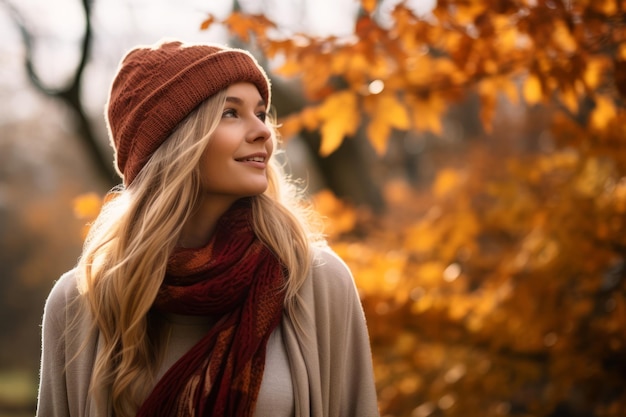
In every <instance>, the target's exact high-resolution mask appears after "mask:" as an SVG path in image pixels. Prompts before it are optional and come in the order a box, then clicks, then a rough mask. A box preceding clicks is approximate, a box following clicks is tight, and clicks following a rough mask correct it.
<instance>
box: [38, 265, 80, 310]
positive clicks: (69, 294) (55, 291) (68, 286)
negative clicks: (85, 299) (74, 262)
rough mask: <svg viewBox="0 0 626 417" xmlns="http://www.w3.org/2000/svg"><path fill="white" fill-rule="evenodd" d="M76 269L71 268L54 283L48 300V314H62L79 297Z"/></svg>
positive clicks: (46, 308)
mask: <svg viewBox="0 0 626 417" xmlns="http://www.w3.org/2000/svg"><path fill="white" fill-rule="evenodd" d="M78 294H79V292H78V284H77V280H76V269H71V270H69V271H67V272H66V273H64V274H63V275H61V277H60V278H59V279H58V280H57V281H56V282H55V283H54V285H53V286H52V290H50V294H49V295H48V298H47V300H46V307H45V310H46V314H60V313H61V312H64V311H65V310H66V308H67V307H68V306H71V305H73V302H74V301H75V300H76V298H77V297H78Z"/></svg>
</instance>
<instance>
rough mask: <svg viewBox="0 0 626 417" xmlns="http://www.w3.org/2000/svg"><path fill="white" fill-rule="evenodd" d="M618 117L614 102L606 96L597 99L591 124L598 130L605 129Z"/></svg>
mask: <svg viewBox="0 0 626 417" xmlns="http://www.w3.org/2000/svg"><path fill="white" fill-rule="evenodd" d="M616 116H617V110H615V104H614V103H613V100H611V99H609V98H608V97H605V96H597V97H596V107H595V108H594V109H593V111H592V112H591V117H590V121H589V122H590V124H591V126H593V127H594V128H596V129H598V130H602V129H605V128H606V127H607V126H608V124H609V123H610V122H611V121H612V120H613V119H615V117H616Z"/></svg>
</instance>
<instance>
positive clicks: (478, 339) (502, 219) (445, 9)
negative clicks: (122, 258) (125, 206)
mask: <svg viewBox="0 0 626 417" xmlns="http://www.w3.org/2000/svg"><path fill="white" fill-rule="evenodd" d="M355 4H356V5H357V7H355V14H354V19H353V24H352V27H353V29H354V30H353V31H350V34H347V35H344V36H311V35H310V34H306V33H303V32H302V33H301V32H298V31H294V30H293V28H286V27H285V26H284V25H281V24H280V23H279V22H278V21H276V20H272V19H271V17H268V15H267V14H259V13H256V12H247V11H246V9H245V7H240V6H241V5H238V7H235V8H234V9H233V10H232V12H230V13H228V14H224V15H223V16H221V17H218V16H215V15H205V16H204V17H203V19H204V22H203V23H202V24H201V25H200V24H199V25H198V26H199V29H200V28H201V29H203V30H214V29H215V27H220V28H222V29H223V30H226V32H227V33H228V34H229V35H230V36H232V39H233V40H234V39H236V40H237V42H241V44H242V45H245V46H247V47H249V48H252V49H253V50H254V51H255V52H256V53H257V54H259V56H260V57H261V58H263V59H264V60H267V61H266V62H267V64H268V67H269V68H270V70H271V73H272V76H273V79H274V82H275V88H276V91H277V92H278V94H277V95H276V96H275V97H276V103H275V104H276V106H277V110H278V112H279V116H281V120H282V121H283V134H284V137H285V139H286V140H287V144H288V146H289V147H290V148H291V151H290V152H291V153H292V155H293V156H294V158H293V159H292V162H291V166H292V168H293V169H294V172H296V173H300V174H301V175H302V176H305V177H306V176H308V178H309V179H310V180H311V183H312V184H313V186H312V187H311V195H312V199H313V201H314V203H315V205H316V207H317V208H318V210H320V211H321V212H322V213H324V214H325V215H326V216H327V227H328V229H327V230H328V235H329V239H330V241H331V244H332V246H333V247H334V249H335V250H336V251H337V252H338V253H339V254H340V255H341V256H342V257H343V258H344V259H345V260H346V261H347V262H348V264H349V265H350V267H351V268H352V270H353V272H354V275H355V279H356V282H357V285H358V287H359V290H360V292H361V296H362V300H363V305H364V308H365V311H366V316H367V319H368V323H369V327H370V334H371V338H372V349H373V354H374V362H375V372H376V379H377V387H378V392H379V402H380V408H381V412H382V414H383V415H385V416H410V417H426V416H506V415H511V416H554V417H557V416H559V417H566V416H621V415H625V414H626V392H625V388H624V387H625V378H626V377H625V375H626V357H625V353H624V352H625V343H626V340H625V339H626V330H625V329H626V299H625V297H624V295H625V289H626V284H625V281H626V280H625V279H624V277H625V276H626V263H625V262H626V260H625V258H624V256H625V252H624V251H625V244H626V242H625V238H624V236H625V233H624V232H625V224H624V222H625V220H624V212H625V211H626V179H625V178H626V177H625V174H626V172H625V170H626V165H625V163H626V152H625V149H624V145H623V143H624V126H625V123H624V122H625V121H626V120H625V119H626V113H625V112H624V106H623V104H624V102H623V100H624V96H623V94H624V93H625V92H626V84H624V83H625V80H626V78H625V77H624V70H625V66H624V62H625V61H626V26H625V25H624V23H625V22H626V19H625V15H624V7H626V5H625V4H624V2H622V1H620V0H594V1H591V0H586V1H585V0H580V1H574V0H571V1H567V0H545V1H544V0H525V1H524V0H498V1H496V0H440V1H438V2H436V4H435V5H434V7H433V8H432V10H430V12H429V13H425V14H420V13H419V12H418V11H417V10H416V9H415V7H412V6H411V4H409V3H406V4H404V3H399V4H390V3H389V2H387V3H385V2H382V3H380V2H376V1H371V0H363V1H361V2H360V3H355ZM200 33H202V32H200ZM204 33H207V34H208V32H204ZM56 116H57V117H60V118H62V117H63V114H57V115H56ZM48 123H49V122H48ZM45 126H46V122H44V123H42V124H41V126H40V127H39V128H40V129H45V128H46V127H45ZM13 129H14V130H13V131H12V135H17V134H18V133H20V132H19V131H17V130H18V127H17V125H15V126H13ZM31 129H32V128H31ZM3 131H4V132H8V128H7V127H6V125H5V127H3ZM28 135H30V136H34V137H37V136H38V135H42V136H43V132H38V131H36V130H35V131H32V130H31V131H29V132H28ZM2 146H3V152H2V155H3V157H4V158H3V159H5V160H7V161H10V159H9V158H7V157H6V155H8V154H9V153H10V154H16V155H17V154H20V155H21V154H22V153H27V150H28V149H29V148H28V146H25V145H24V144H20V143H18V142H15V141H12V142H9V141H3V142H2ZM20 146H22V147H20ZM69 148H70V147H68V148H66V149H63V152H59V151H58V149H57V148H54V147H51V150H50V151H49V156H50V158H51V159H53V160H56V161H57V163H56V165H57V166H61V167H63V169H60V170H58V171H55V172H57V174H55V175H60V176H61V177H62V178H63V179H64V181H63V184H65V185H64V186H63V187H60V186H58V187H52V186H50V187H49V188H48V189H46V186H45V181H44V184H43V186H42V187H39V188H38V190H43V191H38V193H37V194H36V195H35V196H33V195H31V194H29V193H28V190H27V189H24V187H23V186H22V187H20V186H12V187H11V188H10V189H9V188H8V186H7V187H6V188H5V189H7V190H10V192H6V191H5V192H4V193H3V194H2V196H3V198H4V199H5V200H7V201H8V200H9V199H10V201H12V202H13V203H12V204H16V206H19V207H21V208H22V209H21V210H20V212H19V214H15V213H13V212H11V213H9V211H8V208H7V207H10V206H9V205H8V204H4V205H3V206H1V207H2V208H4V209H5V210H6V211H7V213H8V214H7V216H5V217H3V221H2V222H1V223H0V224H1V225H2V229H1V230H2V247H3V248H4V249H3V252H4V255H3V258H4V259H6V260H7V262H4V264H5V265H7V266H6V267H5V270H4V272H3V274H4V275H3V276H6V277H9V279H5V280H3V281H2V285H3V286H5V287H4V288H3V290H4V291H2V294H3V297H4V299H3V309H4V310H5V311H6V312H7V313H10V314H13V315H16V316H18V317H21V318H22V320H20V321H17V320H16V321H13V320H2V332H3V333H2V334H3V342H4V343H3V345H5V346H10V345H11V344H10V343H7V341H6V340H7V337H10V338H12V339H13V338H15V340H22V341H25V342H26V343H28V345H27V346H28V348H25V349H24V351H23V352H22V354H21V355H20V354H17V351H16V349H15V348H13V349H10V350H9V349H4V348H3V349H2V352H3V355H2V357H1V359H2V366H3V368H5V369H7V372H5V373H4V374H3V375H5V377H4V378H3V379H0V384H4V385H1V386H2V387H5V386H6V387H7V388H6V389H3V390H0V391H2V392H7V393H8V394H5V395H4V396H2V395H0V407H4V410H6V412H5V414H7V413H10V412H12V411H11V410H13V411H15V412H16V413H18V412H20V410H22V411H23V408H22V407H23V406H22V405H20V404H22V403H23V402H25V403H26V407H31V406H32V404H31V403H30V402H29V401H28V399H24V398H32V385H33V383H32V380H33V378H32V375H33V371H32V369H33V368H34V367H36V365H34V364H33V357H35V355H36V353H37V350H38V346H37V345H36V341H35V342H33V338H32V335H33V332H32V327H28V326H32V323H33V322H36V320H37V318H38V316H39V315H40V311H41V310H40V308H41V305H42V304H41V303H42V302H43V298H44V297H45V294H46V292H47V290H48V289H49V287H50V285H51V282H52V280H53V279H54V277H56V276H58V274H57V271H54V273H53V274H52V275H51V272H53V271H49V269H50V268H49V267H48V265H55V267H57V266H58V267H59V268H60V271H62V270H63V266H60V265H63V264H64V265H65V266H67V265H71V264H72V263H73V259H75V257H76V256H77V254H78V253H79V240H80V238H79V236H80V228H81V226H82V223H84V222H85V218H88V217H89V216H91V215H93V212H94V211H95V210H97V208H98V205H99V195H101V194H102V193H103V192H104V190H106V188H107V186H108V183H107V181H106V180H104V181H103V180H102V177H101V176H100V175H99V174H98V173H97V172H93V171H94V169H90V166H93V164H92V163H90V162H88V161H85V160H84V158H83V159H81V157H80V150H78V149H73V148H72V149H69ZM302 149H305V150H307V149H308V151H309V153H307V152H305V151H303V150H302ZM302 155H305V156H302ZM320 155H321V156H322V158H319V156H320ZM23 159H24V160H21V163H20V164H18V163H17V162H15V163H13V164H11V163H9V164H3V165H2V167H3V168H2V175H3V176H2V177H1V178H2V179H3V181H4V183H6V184H8V179H9V178H11V179H12V181H13V179H14V178H15V177H19V178H20V181H21V184H32V183H33V181H29V178H28V173H29V172H32V170H29V169H27V168H26V167H28V160H27V159H26V158H23ZM307 161H308V162H307ZM303 165H304V167H303ZM342 167H343V169H342ZM345 167H348V168H349V169H348V170H346V169H345ZM359 167H360V168H361V169H362V170H359ZM363 167H365V169H363ZM59 172H60V174H59ZM74 172H85V173H90V172H91V174H88V175H93V178H91V179H89V180H88V181H84V182H81V183H79V184H77V183H76V182H74V181H71V180H70V179H69V178H70V177H71V176H72V175H74V174H73V173H74ZM353 172H357V173H358V175H354V173H353ZM47 175H50V173H49V172H48V173H47ZM36 178H38V181H41V178H46V175H43V176H42V175H41V174H39V175H37V176H36ZM65 180H66V181H65ZM49 182H50V183H52V182H51V181H49ZM87 191H95V192H96V194H94V195H91V194H84V193H85V192H87ZM78 195H82V197H81V198H79V199H77V200H75V199H74V197H75V196H78ZM71 202H74V206H73V207H74V208H75V209H76V212H75V213H73V212H72V211H71V210H69V208H70V204H72V203H71ZM50 213H55V216H59V217H55V218H54V221H51V219H50ZM61 213H63V214H61ZM9 215H10V216H9ZM76 217H79V219H76ZM81 217H83V219H82V220H81V219H80V218H81ZM6 219H11V220H10V221H7V220H6ZM54 224H62V225H63V227H62V228H58V227H57V228H55V227H53V225H54ZM23 230H28V231H29V234H28V235H27V237H24V232H22V231H23ZM49 242H63V245H62V246H63V248H64V249H63V250H61V249H59V248H57V250H55V251H50V250H49V249H44V248H49V245H50V244H49ZM38 248H42V249H41V250H40V251H38V250H37V249H38ZM8 260H11V262H8ZM65 269H67V268H66V267H65ZM60 271H58V272H59V273H60ZM24 299H31V300H34V302H33V303H32V304H33V305H31V303H24V302H23V301H22V300H24ZM27 323H30V324H27ZM25 326H26V327H25ZM23 332H28V336H24V335H23V334H22V333H23ZM5 335H6V336H5ZM20 336H21V339H20ZM22 369H27V370H28V371H26V372H24V371H20V370H22ZM35 378H36V375H35ZM4 381H6V382H4ZM16 387H17V388H16ZM20 387H26V388H23V389H20ZM29 390H30V391H29ZM13 392H20V393H24V392H26V394H12V393H13ZM29 392H30V394H28V393H29ZM20 395H22V397H23V398H22V397H20ZM29 395H30V396H29ZM5 397H6V398H5ZM7 415H9V414H7Z"/></svg>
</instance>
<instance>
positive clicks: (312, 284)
mask: <svg viewBox="0 0 626 417" xmlns="http://www.w3.org/2000/svg"><path fill="white" fill-rule="evenodd" d="M269 107H270V85H269V81H268V78H267V76H266V74H265V72H264V71H263V69H262V68H261V67H260V66H259V65H258V64H257V62H256V61H255V60H254V58H253V57H252V56H251V55H250V54H249V53H247V52H246V51H243V50H239V49H232V48H227V47H221V46H216V45H190V44H183V43H180V42H177V41H169V42H161V43H158V44H156V45H154V46H151V47H138V48H135V49H133V50H131V51H130V52H129V53H128V54H127V55H126V56H125V58H124V59H123V60H122V62H121V64H120V67H119V69H118V72H117V75H116V77H115V79H114V81H113V85H112V88H111V92H110V96H109V101H108V103H107V123H108V128H109V133H110V138H111V142H112V146H113V148H114V151H115V163H116V167H117V169H118V171H119V173H120V175H121V177H122V179H123V187H120V189H119V190H116V191H115V192H114V193H113V194H114V195H115V197H114V198H111V199H109V201H108V202H107V203H106V204H105V205H104V207H103V209H102V212H101V213H100V215H99V217H98V218H97V220H96V221H95V222H94V224H93V225H92V227H91V229H90V233H89V236H88V238H87V240H86V243H85V246H84V249H83V253H82V255H81V257H80V260H79V262H78V265H77V266H76V267H75V268H74V269H73V270H71V271H70V272H68V273H66V274H64V275H63V276H62V277H61V278H60V279H59V281H58V282H56V284H55V286H54V288H53V289H52V291H51V293H50V296H49V298H48V301H47V303H46V307H45V312H44V318H43V348H42V362H41V380H40V388H39V399H38V411H37V414H38V416H39V417H61V416H63V417H65V416H71V417H83V416H92V417H93V416H97V417H112V416H115V417H131V416H132V417H134V416H142V417H144V416H145V417H147V416H150V417H155V416H168V417H173V416H190V417H191V416H194V417H195V416H220V417H224V416H234V417H235V416H256V417H263V416H268V417H269V416H271V417H282V416H285V417H286V416H298V417H299V416H337V417H339V416H344V417H349V416H354V417H370V416H378V410H377V402H376V392H375V388H374V381H373V372H372V362H371V353H370V347H369V339H368V334H367V329H366V325H365V320H364V315H363V310H362V307H361V304H360V302H359V298H358V295H357V292H356V290H355V286H354V283H353V280H352V277H351V274H350V272H349V270H348V269H347V267H346V266H345V264H344V263H343V262H342V261H341V260H340V259H339V258H337V256H336V255H335V254H333V253H332V252H331V251H330V250H329V249H328V248H327V247H325V245H324V242H323V240H322V239H319V238H317V237H316V236H317V235H316V234H315V233H314V232H313V230H312V228H311V227H309V226H308V223H307V221H306V218H307V217H306V215H305V214H306V211H304V210H302V209H301V208H302V207H303V206H302V204H301V203H300V202H298V200H296V194H294V192H293V188H292V187H291V186H290V185H289V184H288V183H287V182H286V181H285V179H284V176H283V174H282V173H281V170H280V167H279V165H278V164H277V163H276V159H275V158H274V157H273V154H274V153H275V148H276V134H275V130H274V127H273V125H272V123H271V121H270V118H269V117H268V114H267V112H268V109H269Z"/></svg>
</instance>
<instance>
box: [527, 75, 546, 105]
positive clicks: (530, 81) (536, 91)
mask: <svg viewBox="0 0 626 417" xmlns="http://www.w3.org/2000/svg"><path fill="white" fill-rule="evenodd" d="M523 95H524V100H526V103H527V104H528V105H529V106H532V105H534V104H537V103H539V101H541V98H542V90H541V82H540V81H539V78H538V77H537V76H536V75H535V74H530V75H529V76H528V77H527V78H526V80H525V81H524V87H523Z"/></svg>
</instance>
